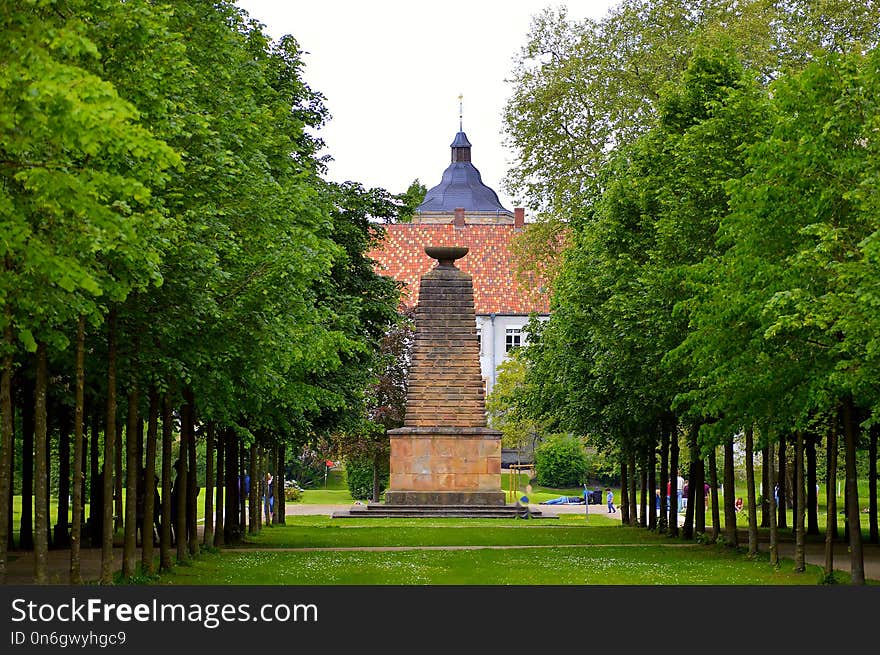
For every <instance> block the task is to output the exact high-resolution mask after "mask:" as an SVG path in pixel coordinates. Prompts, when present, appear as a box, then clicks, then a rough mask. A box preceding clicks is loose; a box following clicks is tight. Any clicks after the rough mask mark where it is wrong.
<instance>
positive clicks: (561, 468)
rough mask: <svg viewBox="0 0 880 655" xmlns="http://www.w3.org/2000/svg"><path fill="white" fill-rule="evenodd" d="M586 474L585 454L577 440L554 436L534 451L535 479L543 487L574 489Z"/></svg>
mask: <svg viewBox="0 0 880 655" xmlns="http://www.w3.org/2000/svg"><path fill="white" fill-rule="evenodd" d="M586 473H587V454H586V452H585V450H584V446H583V444H582V443H581V442H580V440H579V439H576V438H574V437H569V436H563V435H554V436H552V437H550V438H548V439H547V440H545V441H544V443H542V444H541V445H540V446H538V448H537V449H536V450H535V478H536V480H537V482H538V484H540V485H541V486H543V487H556V488H560V487H576V486H579V485H581V484H582V483H583V481H584V479H585V477H586Z"/></svg>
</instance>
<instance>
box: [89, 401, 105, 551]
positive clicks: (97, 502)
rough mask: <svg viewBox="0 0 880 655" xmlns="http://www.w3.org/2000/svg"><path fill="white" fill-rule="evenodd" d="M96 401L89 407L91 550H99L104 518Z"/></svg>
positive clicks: (98, 421)
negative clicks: (90, 422)
mask: <svg viewBox="0 0 880 655" xmlns="http://www.w3.org/2000/svg"><path fill="white" fill-rule="evenodd" d="M99 407H100V403H99V402H98V401H97V399H96V401H95V402H94V403H93V404H92V407H91V415H92V416H91V420H92V426H91V433H92V438H91V444H90V446H89V523H88V525H89V541H90V542H91V545H92V548H100V547H101V541H102V539H103V532H104V530H103V528H102V527H101V521H102V520H103V516H104V501H103V500H102V499H103V497H104V490H103V486H104V483H103V481H102V477H101V459H100V458H101V440H100V435H101V412H100V410H99V409H98V408H99Z"/></svg>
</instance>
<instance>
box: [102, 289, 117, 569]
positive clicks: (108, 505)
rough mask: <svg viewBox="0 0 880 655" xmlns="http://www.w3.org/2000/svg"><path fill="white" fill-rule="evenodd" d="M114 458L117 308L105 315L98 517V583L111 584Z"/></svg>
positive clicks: (112, 308) (112, 567)
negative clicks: (104, 407)
mask: <svg viewBox="0 0 880 655" xmlns="http://www.w3.org/2000/svg"><path fill="white" fill-rule="evenodd" d="M115 461H116V308H115V307H111V308H110V312H109V313H108V315H107V424H106V426H105V427H104V479H103V487H104V488H103V494H102V504H103V507H102V519H101V584H113V569H114V562H113V532H114V525H113V468H114V466H113V464H114V462H115Z"/></svg>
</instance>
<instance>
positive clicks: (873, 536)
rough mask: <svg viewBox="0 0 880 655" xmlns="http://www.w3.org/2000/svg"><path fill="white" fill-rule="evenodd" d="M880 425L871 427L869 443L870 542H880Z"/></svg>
mask: <svg viewBox="0 0 880 655" xmlns="http://www.w3.org/2000/svg"><path fill="white" fill-rule="evenodd" d="M878 434H880V425H877V424H876V423H875V424H874V425H872V426H871V440H870V441H869V442H868V526H869V527H868V541H869V542H870V543H872V544H876V543H878V542H880V535H878V533H877V435H878Z"/></svg>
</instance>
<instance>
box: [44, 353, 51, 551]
mask: <svg viewBox="0 0 880 655" xmlns="http://www.w3.org/2000/svg"><path fill="white" fill-rule="evenodd" d="M47 357H48V355H47ZM47 366H48V363H47ZM48 386H49V376H48V371H47V373H46V387H47V390H48ZM47 393H48V391H47ZM44 460H45V462H46V484H45V487H46V489H45V492H46V493H45V495H44V496H43V508H44V509H45V510H46V547H47V548H52V516H51V515H50V513H49V500H50V499H51V497H52V493H51V489H50V488H49V482H50V480H52V426H51V425H50V424H49V400H48V398H47V399H46V450H45V452H44ZM47 561H48V557H47Z"/></svg>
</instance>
